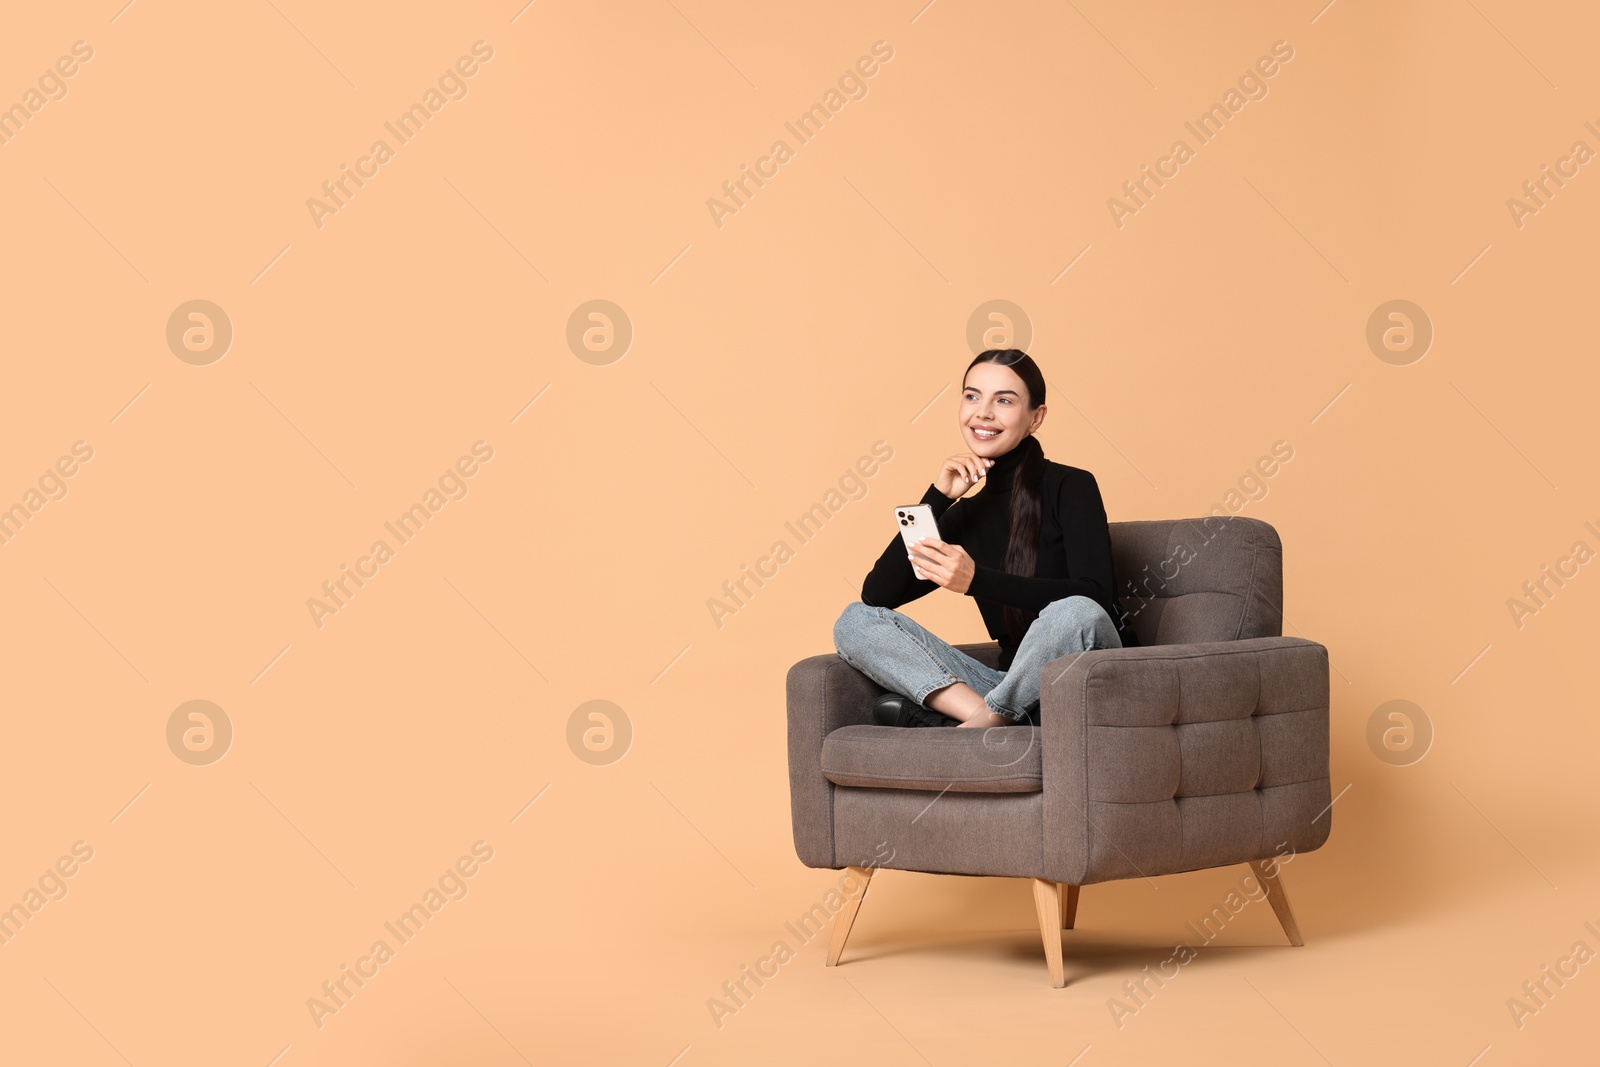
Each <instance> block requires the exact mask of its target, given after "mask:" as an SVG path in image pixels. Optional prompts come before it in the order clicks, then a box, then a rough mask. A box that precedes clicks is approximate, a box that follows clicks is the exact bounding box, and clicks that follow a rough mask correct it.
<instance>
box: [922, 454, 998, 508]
mask: <svg viewBox="0 0 1600 1067" xmlns="http://www.w3.org/2000/svg"><path fill="white" fill-rule="evenodd" d="M992 466H994V460H992V459H985V458H984V457H982V456H976V455H973V454H972V453H971V452H963V453H961V454H960V455H958V456H951V457H950V458H949V459H947V460H945V461H944V466H943V467H941V468H939V475H938V477H936V478H934V480H933V486H934V488H935V489H937V490H939V492H941V493H943V494H944V495H945V496H947V497H949V498H950V499H951V500H959V499H961V497H962V496H963V495H964V494H965V493H966V491H967V490H968V489H971V488H972V487H973V486H974V485H976V484H977V483H978V479H979V478H982V477H983V476H984V475H985V474H987V473H989V468H990V467H992Z"/></svg>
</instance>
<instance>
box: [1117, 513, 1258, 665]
mask: <svg viewBox="0 0 1600 1067" xmlns="http://www.w3.org/2000/svg"><path fill="white" fill-rule="evenodd" d="M1110 528H1111V555H1112V560H1113V562H1114V565H1115V567H1116V572H1117V583H1118V585H1119V588H1118V590H1117V599H1118V602H1119V603H1120V604H1121V605H1122V609H1123V611H1124V612H1125V613H1126V614H1127V617H1128V619H1127V621H1128V625H1129V626H1131V627H1132V628H1133V630H1134V632H1135V633H1137V634H1138V635H1139V643H1140V644H1141V645H1175V644H1189V643H1194V642H1202V641H1242V640H1244V639H1246V638H1250V637H1281V636H1282V635H1283V542H1282V541H1280V540H1279V539H1278V531H1277V530H1274V529H1273V528H1272V526H1271V525H1269V524H1268V523H1265V522H1262V521H1261V520H1260V519H1250V518H1245V517H1244V516H1242V515H1208V516H1205V517H1204V518H1197V519H1159V520H1153V521H1141V522H1113V523H1111V524H1110Z"/></svg>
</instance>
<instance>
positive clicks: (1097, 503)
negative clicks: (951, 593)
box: [967, 470, 1113, 611]
mask: <svg viewBox="0 0 1600 1067" xmlns="http://www.w3.org/2000/svg"><path fill="white" fill-rule="evenodd" d="M1057 508H1058V509H1059V510H1058V514H1057V517H1058V519H1059V521H1060V524H1061V530H1062V534H1063V537H1064V539H1065V541H1066V554H1067V573H1068V574H1069V575H1071V577H1069V578H1032V577H1027V576H1024V575H1020V574H1007V573H1006V572H1005V571H1003V570H1001V569H1000V568H998V567H986V566H984V565H983V564H976V572H975V573H974V574H973V576H972V583H971V584H970V585H969V586H968V587H967V595H968V596H971V597H982V598H983V599H985V600H994V601H998V602H999V603H1002V604H1012V605H1015V606H1016V607H1019V608H1022V609H1023V610H1025V611H1041V610H1043V609H1044V606H1045V605H1046V604H1049V603H1052V602H1053V601H1057V600H1064V599H1066V598H1067V597H1069V596H1086V597H1089V598H1090V599H1092V600H1095V601H1098V602H1099V603H1100V605H1101V606H1102V607H1104V606H1106V605H1108V604H1110V603H1111V602H1112V592H1113V590H1112V584H1113V583H1112V578H1111V575H1112V568H1111V528H1110V526H1108V525H1107V523H1106V508H1105V503H1104V502H1103V501H1102V500H1101V499H1100V485H1099V483H1098V482H1096V481H1095V479H1094V475H1093V474H1091V473H1089V472H1088V471H1085V470H1080V471H1079V472H1078V473H1077V474H1076V475H1075V476H1073V477H1071V478H1069V480H1068V481H1066V482H1065V483H1064V484H1063V485H1062V487H1061V497H1060V500H1059V501H1058V503H1057Z"/></svg>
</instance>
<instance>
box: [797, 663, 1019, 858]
mask: <svg viewBox="0 0 1600 1067" xmlns="http://www.w3.org/2000/svg"><path fill="white" fill-rule="evenodd" d="M955 647H956V648H958V649H960V650H961V651H962V652H965V653H967V655H969V656H972V657H973V658H974V659H977V660H979V661H981V662H983V663H986V664H988V665H989V666H991V667H993V666H994V665H995V664H996V662H997V661H998V659H999V656H1000V645H999V643H998V642H996V641H982V642H974V643H971V644H965V645H956V646H955ZM883 692H885V689H884V688H883V686H881V685H879V684H878V683H877V682H874V681H873V680H872V679H870V678H868V677H867V676H866V675H864V674H862V673H861V672H860V671H858V670H856V669H855V668H854V667H852V666H850V664H848V663H846V662H845V661H844V660H843V659H841V658H840V657H839V655H838V654H837V653H833V652H830V653H827V654H825V655H820V656H811V657H809V658H807V659H803V660H801V661H800V662H798V663H796V664H795V665H794V666H793V667H790V668H789V674H788V678H787V680H786V681H785V697H786V702H787V704H788V715H789V809H790V816H791V818H792V819H793V820H794V849H795V853H796V854H797V855H798V856H799V857H800V862H801V863H804V864H805V865H806V866H807V867H830V868H833V869H835V870H837V869H838V868H840V867H843V866H844V864H842V863H840V862H839V861H838V860H837V859H836V858H835V856H834V848H833V791H834V789H835V788H836V787H835V786H834V784H833V783H832V782H830V781H828V779H827V778H825V777H824V776H823V774H822V742H823V739H824V738H826V737H827V736H828V735H829V734H830V733H832V732H833V731H835V730H837V729H838V728H839V727H841V726H854V725H857V724H866V723H871V722H872V702H873V701H874V700H876V699H877V698H878V696H879V694H881V693H883Z"/></svg>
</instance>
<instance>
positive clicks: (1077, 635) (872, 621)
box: [833, 596, 1122, 724]
mask: <svg viewBox="0 0 1600 1067" xmlns="http://www.w3.org/2000/svg"><path fill="white" fill-rule="evenodd" d="M833 646H834V649H835V650H836V651H837V652H838V653H839V657H840V658H841V659H843V660H844V661H845V662H846V663H848V664H850V666H852V667H854V668H855V669H856V670H858V671H860V672H861V673H862V674H865V675H866V676H867V677H868V678H871V679H872V680H873V681H875V682H877V683H878V684H879V685H881V686H883V687H884V688H885V689H888V690H890V691H892V692H895V693H899V694H900V695H902V696H907V697H910V698H911V699H912V700H915V701H916V702H917V703H919V704H922V705H923V706H924V707H926V706H927V705H926V701H927V698H928V696H929V694H931V693H933V692H934V691H935V690H937V689H942V688H944V687H945V686H947V685H950V684H952V683H954V682H965V683H966V684H967V685H969V686H971V687H972V688H973V689H975V690H976V691H977V692H978V693H979V694H981V695H982V696H983V699H984V703H985V704H987V705H988V706H989V710H991V711H993V712H995V713H996V714H998V715H1002V716H1004V717H1005V718H1007V719H1010V720H1011V721H1012V722H1014V723H1019V724H1024V723H1028V722H1037V721H1038V710H1039V672H1040V670H1041V669H1042V668H1043V667H1044V665H1045V664H1046V663H1049V662H1050V661H1051V660H1053V659H1058V658H1059V657H1061V656H1065V655H1068V654H1069V653H1072V652H1084V651H1087V650H1089V649H1095V648H1121V647H1122V641H1121V639H1120V638H1119V637H1118V636H1117V627H1116V624H1115V623H1113V622H1112V621H1111V616H1109V615H1107V614H1106V610H1105V608H1102V607H1101V606H1100V605H1099V604H1098V603H1096V602H1095V601H1094V600H1092V599H1090V598H1089V597H1086V596H1069V597H1066V598H1065V599H1063V600H1056V601H1052V602H1051V603H1049V604H1046V605H1045V607H1044V610H1043V611H1041V612H1039V617H1038V618H1036V619H1035V620H1034V621H1033V624H1032V625H1031V626H1029V627H1028V632H1027V633H1026V634H1024V635H1023V638H1022V641H1021V642H1020V643H1019V644H1018V645H1017V651H1016V655H1015V656H1014V657H1013V658H1012V661H1011V669H1010V670H1006V671H1000V670H996V669H994V668H993V667H990V666H987V665H986V664H983V663H980V662H979V661H977V660H976V659H973V658H972V657H971V656H969V655H967V654H966V653H965V652H962V651H961V650H960V649H958V648H955V647H953V646H952V645H950V644H948V643H946V642H945V641H943V640H941V639H939V638H938V637H935V636H934V635H933V634H932V633H930V632H929V631H928V630H926V629H924V628H923V627H922V626H921V625H920V624H918V623H917V622H916V621H915V620H913V619H911V618H909V617H908V616H905V615H902V614H901V613H900V612H898V611H896V610H894V609H893V608H879V607H873V606H871V605H870V604H864V603H862V602H861V601H859V600H857V601H855V602H853V603H851V604H848V605H846V607H845V609H844V611H843V612H842V613H840V615H839V620H838V621H837V622H835V623H834V624H833Z"/></svg>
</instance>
